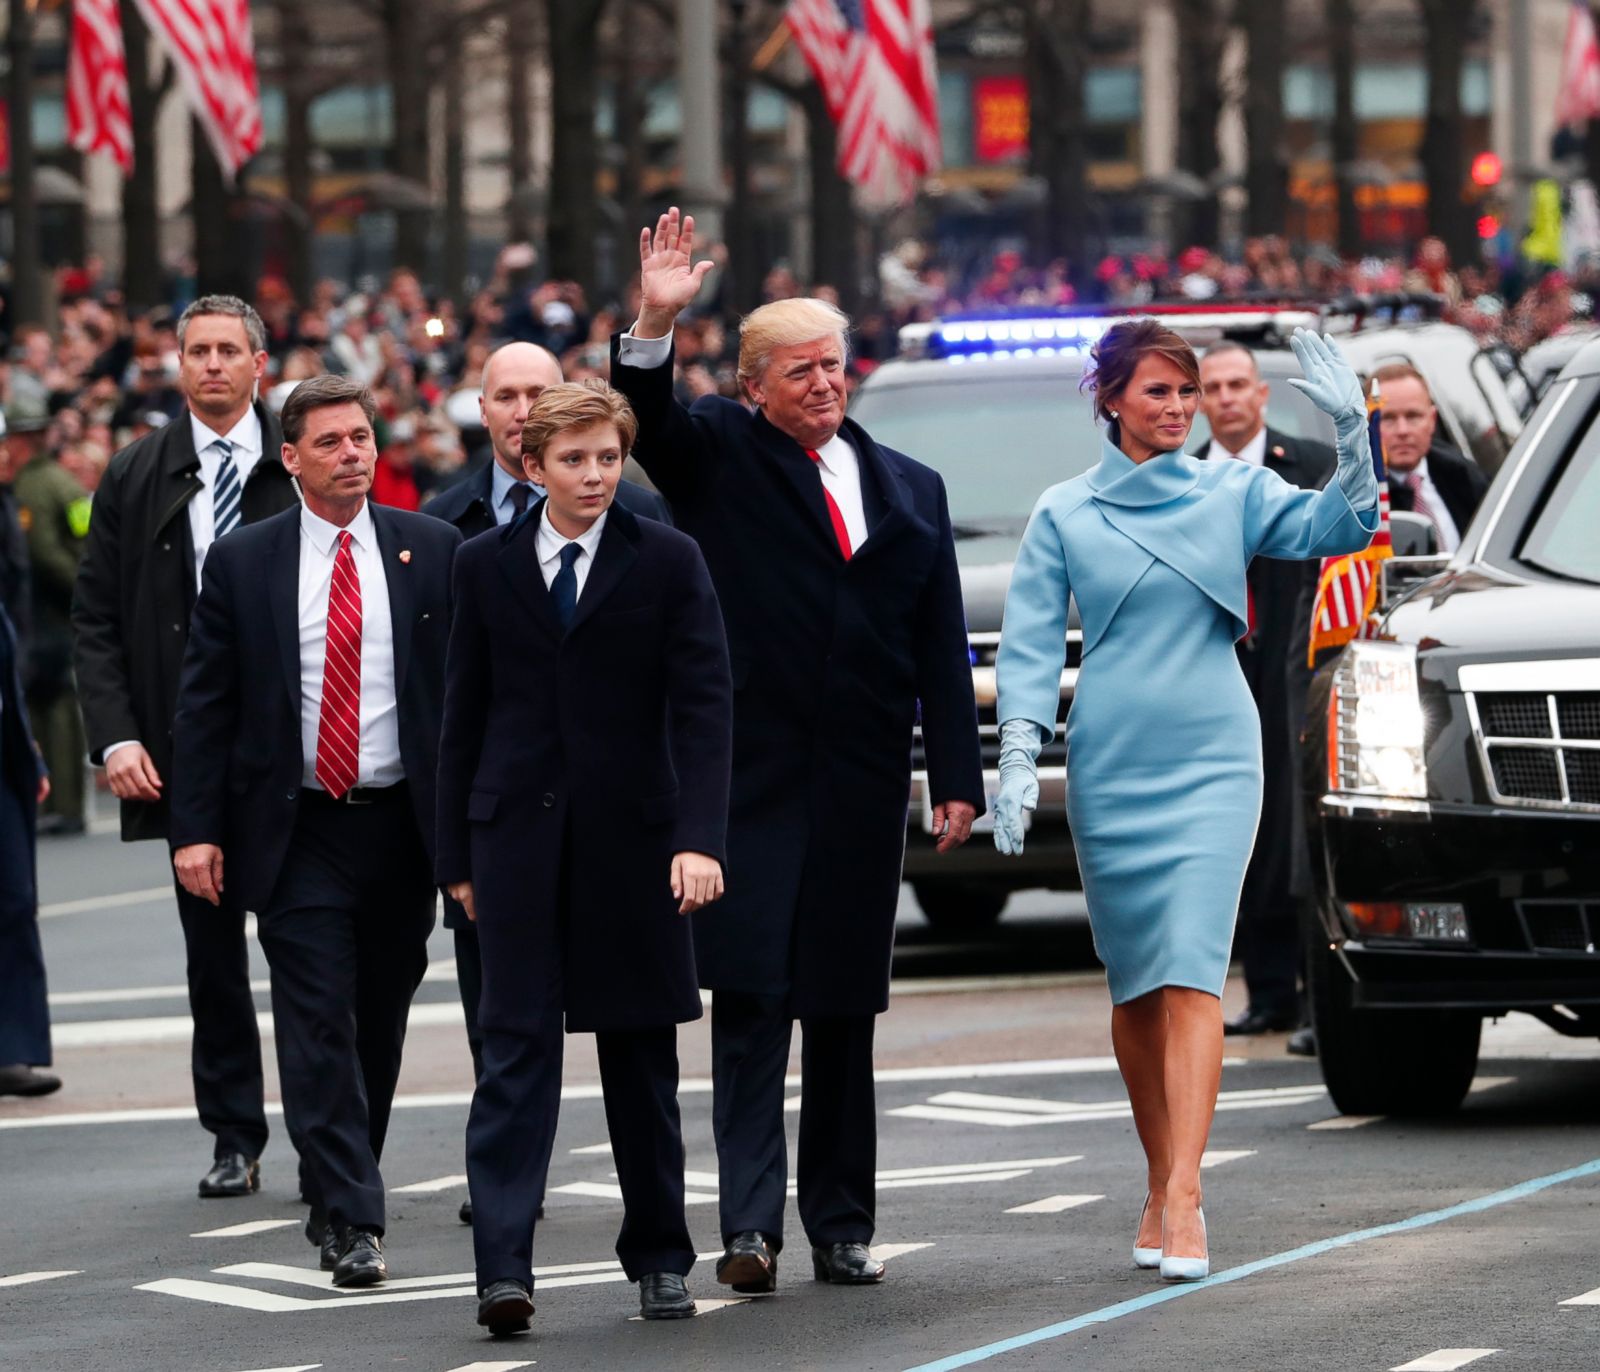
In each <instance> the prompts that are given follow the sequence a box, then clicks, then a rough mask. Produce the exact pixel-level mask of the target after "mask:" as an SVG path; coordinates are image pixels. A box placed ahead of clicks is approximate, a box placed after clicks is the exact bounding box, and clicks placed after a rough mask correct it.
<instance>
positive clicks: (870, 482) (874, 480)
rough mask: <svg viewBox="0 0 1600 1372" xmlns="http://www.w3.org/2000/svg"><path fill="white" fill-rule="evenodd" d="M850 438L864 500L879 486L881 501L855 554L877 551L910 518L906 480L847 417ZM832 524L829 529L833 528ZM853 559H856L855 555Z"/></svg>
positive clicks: (908, 521) (878, 492)
mask: <svg viewBox="0 0 1600 1372" xmlns="http://www.w3.org/2000/svg"><path fill="white" fill-rule="evenodd" d="M845 428H846V429H847V430H848V431H849V440H850V443H851V444H852V446H853V447H854V448H855V450H856V460H857V461H858V462H859V463H860V464H861V468H862V472H861V476H862V480H861V494H862V500H863V503H865V500H866V496H867V492H868V490H869V489H871V488H872V487H873V486H876V488H877V496H878V500H879V501H880V502H881V506H880V512H879V515H878V518H877V521H876V522H875V523H874V524H873V525H872V527H871V528H870V529H868V530H867V539H866V542H865V543H863V544H862V545H861V546H860V547H859V548H857V549H856V550H855V557H862V556H864V555H866V554H869V553H875V552H877V551H878V549H879V548H881V547H883V546H884V545H885V544H886V543H888V542H889V541H890V539H892V538H894V537H895V535H896V534H898V533H899V532H900V531H901V530H902V529H904V528H905V527H906V526H907V525H908V524H910V522H911V506H910V502H909V501H908V500H907V498H906V490H905V483H904V482H903V481H902V480H901V478H900V472H899V470H898V468H897V466H896V465H895V464H893V463H892V462H891V460H890V459H889V457H888V456H887V455H886V454H885V453H884V451H883V449H882V448H880V447H879V446H878V445H877V444H876V443H874V442H873V441H872V439H871V438H870V437H869V436H868V435H867V433H866V431H865V430H864V429H863V428H862V427H861V426H860V425H859V424H857V423H855V422H854V421H853V420H846V421H845ZM831 527H832V526H831V525H830V529H831ZM852 560H854V559H853V558H852Z"/></svg>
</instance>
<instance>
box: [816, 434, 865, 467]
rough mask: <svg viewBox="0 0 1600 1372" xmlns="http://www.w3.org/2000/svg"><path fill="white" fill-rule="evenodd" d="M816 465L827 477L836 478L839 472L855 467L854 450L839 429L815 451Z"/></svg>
mask: <svg viewBox="0 0 1600 1372" xmlns="http://www.w3.org/2000/svg"><path fill="white" fill-rule="evenodd" d="M815 452H816V454H817V464H818V465H819V466H821V467H822V468H823V469H824V470H826V471H827V473H828V475H829V476H838V475H839V474H840V473H841V472H843V471H846V470H848V469H849V468H850V467H852V466H854V465H855V461H856V450H855V449H854V448H853V447H852V446H851V445H850V440H849V439H847V438H846V437H845V436H844V430H843V429H841V430H840V431H839V432H838V433H836V434H834V436H833V437H832V438H830V439H829V440H828V441H827V442H826V443H824V444H823V445H822V446H821V447H820V448H817V449H815Z"/></svg>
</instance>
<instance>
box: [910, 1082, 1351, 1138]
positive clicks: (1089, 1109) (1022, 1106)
mask: <svg viewBox="0 0 1600 1372" xmlns="http://www.w3.org/2000/svg"><path fill="white" fill-rule="evenodd" d="M1326 1094H1327V1088H1326V1087H1324V1086H1323V1085H1322V1084H1321V1083H1320V1082H1316V1083H1312V1084H1309V1085H1304V1086H1275V1087H1265V1088H1261V1089H1256V1090H1249V1091H1223V1092H1222V1093H1221V1094H1220V1095H1218V1097H1217V1109H1218V1110H1219V1111H1227V1110H1264V1109H1271V1108H1274V1107H1277V1106H1288V1105H1304V1104H1306V1103H1307V1102H1310V1101H1314V1100H1318V1099H1320V1098H1321V1097H1322V1096H1324V1095H1326ZM887 1113H888V1114H890V1115H896V1116H898V1117H900V1118H901V1119H922V1120H939V1121H943V1122H947V1123H953V1124H983V1125H990V1126H993V1127H994V1128H997V1129H1012V1128H1016V1127H1018V1126H1021V1125H1028V1124H1088V1123H1093V1122H1096V1121H1100V1120H1118V1119H1127V1118H1129V1117H1130V1116H1131V1115H1132V1114H1133V1107H1132V1106H1130V1105H1129V1104H1128V1102H1127V1100H1126V1099H1125V1098H1124V1099H1122V1100H1103V1101H1065V1100H1046V1099H1041V1098H1039V1097H1036V1096H995V1095H989V1094H986V1093H984V1092H979V1091H942V1092H940V1093H939V1094H938V1095H936V1096H930V1097H929V1098H928V1101H927V1103H926V1104H924V1105H903V1106H901V1107H899V1108H898V1109H895V1110H890V1111H888V1112H887Z"/></svg>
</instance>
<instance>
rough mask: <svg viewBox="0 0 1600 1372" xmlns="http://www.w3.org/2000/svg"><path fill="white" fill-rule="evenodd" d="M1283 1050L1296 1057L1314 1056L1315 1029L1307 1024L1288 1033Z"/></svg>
mask: <svg viewBox="0 0 1600 1372" xmlns="http://www.w3.org/2000/svg"><path fill="white" fill-rule="evenodd" d="M1283 1047H1284V1051H1285V1052H1287V1053H1291V1054H1293V1055H1294V1056H1295V1057H1297V1058H1314V1057H1316V1055H1317V1031H1316V1030H1315V1029H1313V1028H1312V1027H1311V1026H1310V1025H1309V1024H1308V1025H1306V1026H1305V1028H1303V1029H1296V1030H1295V1031H1294V1033H1292V1034H1290V1035H1289V1041H1288V1043H1286V1044H1284V1045H1283Z"/></svg>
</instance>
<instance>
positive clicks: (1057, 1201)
mask: <svg viewBox="0 0 1600 1372" xmlns="http://www.w3.org/2000/svg"><path fill="white" fill-rule="evenodd" d="M1104 1199H1105V1197H1104V1196H1046V1197H1045V1198H1044V1199H1043V1200H1036V1201H1029V1202H1028V1203H1027V1204H1026V1205H1013V1206H1012V1207H1011V1208H1010V1209H1009V1210H1007V1211H1006V1214H1008V1215H1059V1214H1060V1213H1061V1212H1062V1211H1063V1210H1076V1209H1077V1208H1078V1207H1079V1206H1080V1205H1092V1204H1093V1203H1094V1202H1095V1201H1103V1200H1104Z"/></svg>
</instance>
